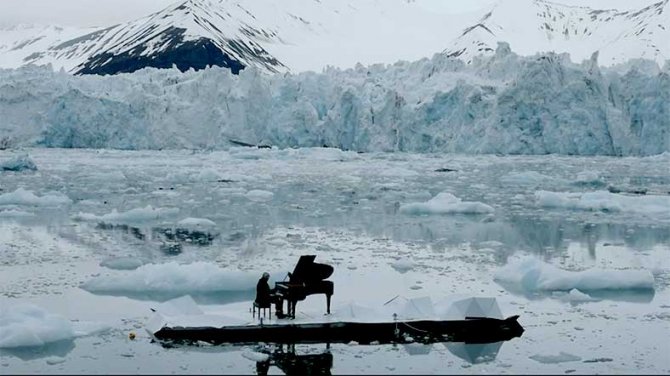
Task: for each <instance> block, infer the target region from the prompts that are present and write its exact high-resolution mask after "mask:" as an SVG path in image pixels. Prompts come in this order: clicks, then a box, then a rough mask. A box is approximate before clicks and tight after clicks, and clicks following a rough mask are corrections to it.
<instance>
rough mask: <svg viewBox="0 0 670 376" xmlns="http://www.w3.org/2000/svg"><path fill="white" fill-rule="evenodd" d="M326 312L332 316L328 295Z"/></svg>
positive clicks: (327, 296) (328, 296)
mask: <svg viewBox="0 0 670 376" xmlns="http://www.w3.org/2000/svg"><path fill="white" fill-rule="evenodd" d="M326 312H327V314H329V315H330V295H326Z"/></svg>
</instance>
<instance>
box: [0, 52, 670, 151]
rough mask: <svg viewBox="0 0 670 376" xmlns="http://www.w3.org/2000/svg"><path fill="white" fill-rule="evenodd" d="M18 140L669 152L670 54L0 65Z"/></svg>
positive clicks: (0, 98) (5, 128)
mask: <svg viewBox="0 0 670 376" xmlns="http://www.w3.org/2000/svg"><path fill="white" fill-rule="evenodd" d="M0 113H1V114H3V116H2V119H0V138H6V139H9V140H10V143H11V145H12V146H13V147H22V146H45V147H57V148H111V149H156V150H160V149H196V150H227V149H229V148H230V147H232V146H235V144H234V143H233V142H237V143H238V145H239V143H240V142H242V143H244V144H250V145H259V146H260V145H272V146H273V147H278V148H298V147H333V148H339V149H342V150H351V151H358V152H396V151H401V152H419V153H432V152H450V153H464V154H563V155H615V156H648V155H656V154H661V153H663V152H668V151H670V63H668V61H666V63H665V64H664V65H663V67H659V66H658V65H657V64H656V63H655V62H652V61H646V60H639V61H638V60H636V61H630V62H628V63H627V64H625V65H619V66H614V67H608V68H605V67H600V66H599V65H598V62H597V53H596V54H594V56H592V58H591V59H590V60H585V61H584V62H582V63H581V64H576V63H573V62H571V61H570V57H569V56H568V55H567V54H555V53H542V54H537V55H534V56H530V57H521V56H518V55H517V54H515V53H514V52H512V51H511V50H510V48H509V45H508V44H506V43H499V45H498V48H497V50H496V52H495V54H494V55H493V56H490V57H479V58H475V59H474V60H473V62H472V63H471V64H465V63H463V62H462V61H460V60H457V59H453V58H449V57H447V56H446V55H444V54H436V55H434V56H433V57H432V58H424V59H422V60H419V61H415V62H406V61H400V62H397V63H395V64H391V65H383V64H377V65H371V66H363V65H360V64H359V65H357V66H356V67H354V68H351V69H344V70H343V69H337V68H333V67H328V68H326V69H324V70H323V71H322V72H321V73H316V72H304V73H300V74H295V75H292V74H284V75H266V74H263V73H262V72H260V71H258V70H256V69H253V68H250V69H245V70H244V71H242V72H241V73H240V74H239V75H238V76H236V75H233V74H231V73H230V71H229V70H227V69H222V68H218V67H211V68H207V69H204V70H201V71H197V72H196V71H193V70H191V71H187V72H184V73H181V72H179V71H178V70H177V69H176V68H173V69H162V70H159V69H154V68H147V69H143V70H140V71H137V72H135V73H131V74H120V75H116V76H81V77H79V76H78V77H74V76H71V75H69V74H67V73H65V72H64V71H61V72H53V70H52V69H51V68H50V67H36V66H28V67H23V68H19V69H5V70H0Z"/></svg>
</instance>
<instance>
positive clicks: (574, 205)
mask: <svg viewBox="0 0 670 376" xmlns="http://www.w3.org/2000/svg"><path fill="white" fill-rule="evenodd" d="M535 200H536V202H537V204H538V205H539V206H541V207H546V208H565V209H576V210H592V211H596V210H599V211H612V212H636V213H648V214H666V215H670V196H658V195H644V196H627V195H622V194H618V193H611V192H608V191H595V192H550V191H542V190H540V191H536V192H535Z"/></svg>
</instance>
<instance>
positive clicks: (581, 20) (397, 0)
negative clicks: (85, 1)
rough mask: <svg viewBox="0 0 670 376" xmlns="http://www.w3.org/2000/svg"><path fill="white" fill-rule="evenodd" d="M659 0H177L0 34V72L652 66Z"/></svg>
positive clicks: (669, 52) (667, 47)
mask: <svg viewBox="0 0 670 376" xmlns="http://www.w3.org/2000/svg"><path fill="white" fill-rule="evenodd" d="M669 1H670V0H663V1H660V2H658V3H654V4H651V5H648V6H644V5H641V6H644V7H643V8H641V9H639V10H627V11H617V10H593V9H591V8H587V7H579V6H568V5H561V4H558V3H552V2H548V1H545V0H504V1H499V2H498V3H497V4H496V5H495V6H493V8H492V9H486V10H485V11H486V13H485V15H484V16H483V17H482V16H481V14H482V12H479V11H478V12H469V13H459V14H453V13H450V12H449V11H447V8H448V6H447V4H448V3H447V2H446V1H439V0H413V1H412V0H282V1H280V2H272V1H263V0H182V1H180V2H178V3H175V4H173V5H171V6H169V7H167V8H165V9H163V10H162V11H160V12H157V13H154V14H152V15H149V16H147V17H144V18H140V19H138V20H135V21H131V22H127V23H122V24H119V25H115V26H111V27H108V28H104V29H97V30H87V32H85V33H84V32H76V30H67V32H66V31H62V30H61V31H58V30H57V29H54V30H53V33H52V32H51V31H49V30H48V29H47V30H43V31H42V32H41V33H39V34H35V35H32V36H30V35H26V36H21V35H20V34H21V33H17V32H2V33H0V34H2V35H0V45H1V46H0V67H17V66H20V65H23V64H26V63H33V64H38V65H42V64H47V63H51V64H52V65H53V67H54V68H56V69H59V68H61V67H63V68H65V70H66V71H68V72H72V73H99V74H108V73H112V74H113V73H120V72H132V71H135V70H137V69H141V68H142V67H146V66H152V67H159V68H170V67H172V65H176V66H177V67H178V68H179V69H180V70H182V71H184V70H187V69H189V68H191V67H192V68H196V69H200V68H203V67H206V66H208V65H219V66H224V67H228V68H230V69H231V70H232V71H233V72H238V71H239V70H240V69H242V68H243V67H246V66H253V67H256V68H259V69H261V71H264V72H270V73H278V72H279V73H281V72H287V71H289V72H292V73H297V72H302V71H307V70H313V71H320V70H322V69H323V68H324V67H327V66H337V67H352V66H354V65H356V63H362V64H365V65H369V64H374V63H394V62H396V61H398V60H408V61H411V60H418V59H421V58H425V57H430V56H432V55H433V54H435V53H437V52H440V51H442V50H444V48H445V47H447V48H446V50H444V52H445V53H447V54H448V55H449V56H458V57H459V58H462V59H464V60H466V61H467V62H470V61H472V59H473V58H474V56H477V55H479V54H489V55H490V54H493V51H494V49H495V48H496V45H497V42H498V41H507V42H509V43H510V44H511V46H512V48H514V50H515V51H517V52H518V53H519V54H521V55H532V54H535V53H537V52H539V51H555V52H559V53H560V52H568V53H570V54H571V57H572V58H573V59H575V61H576V62H580V61H582V60H584V59H588V58H589V57H590V56H591V54H592V53H593V52H594V51H599V52H600V58H599V62H600V64H603V65H612V64H617V63H621V62H624V61H626V60H628V59H631V58H648V59H652V60H655V61H657V62H658V63H659V64H660V65H662V64H663V61H664V60H665V59H667V58H669V56H670V43H667V41H668V40H670V19H669V18H668V17H670V16H669V15H670V6H669V5H668V3H669ZM442 10H444V11H442ZM477 20H479V21H477ZM468 25H470V26H468ZM466 26H468V27H467V28H466ZM463 28H465V29H464V31H461V30H463ZM17 34H19V37H17ZM52 34H53V35H52ZM459 35H460V37H459ZM3 40H4V43H3V42H2V41H3ZM3 46H4V47H3Z"/></svg>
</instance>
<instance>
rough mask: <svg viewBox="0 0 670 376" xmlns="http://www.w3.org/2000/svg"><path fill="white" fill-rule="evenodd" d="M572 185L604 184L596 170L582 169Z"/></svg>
mask: <svg viewBox="0 0 670 376" xmlns="http://www.w3.org/2000/svg"><path fill="white" fill-rule="evenodd" d="M572 184H573V185H590V186H602V185H604V184H605V182H604V181H603V179H602V178H601V177H600V174H599V173H597V172H596V171H582V172H579V173H578V174H577V176H576V177H575V180H574V181H573V182H572Z"/></svg>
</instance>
